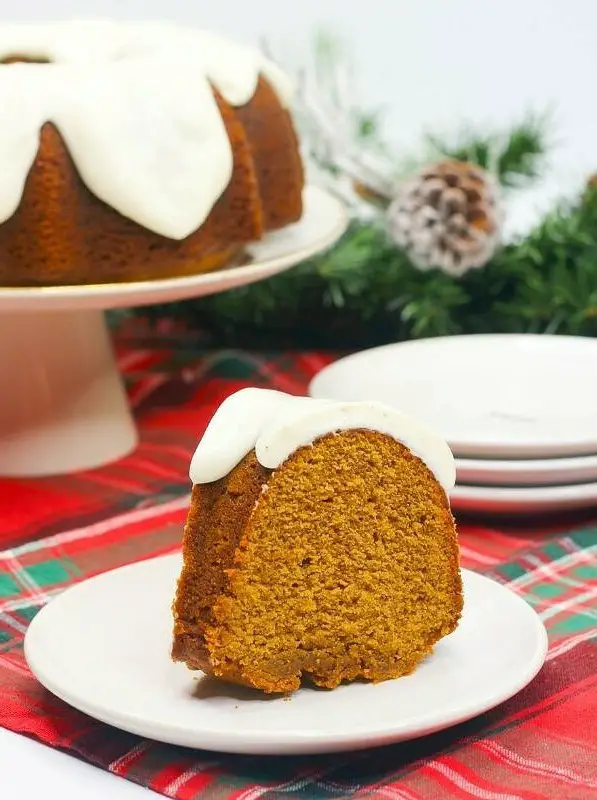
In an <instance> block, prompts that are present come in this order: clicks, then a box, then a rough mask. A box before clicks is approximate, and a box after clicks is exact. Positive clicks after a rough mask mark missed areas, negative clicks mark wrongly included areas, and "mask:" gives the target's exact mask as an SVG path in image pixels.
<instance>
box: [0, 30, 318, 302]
mask: <svg viewBox="0 0 597 800" xmlns="http://www.w3.org/2000/svg"><path fill="white" fill-rule="evenodd" d="M289 100H290V87H289V82H288V80H287V78H286V76H285V75H284V74H283V73H282V72H281V71H280V70H279V69H278V68H277V67H276V66H275V65H274V64H272V63H271V62H270V61H269V60H267V59H266V58H264V57H263V56H262V55H261V54H260V53H258V52H256V51H253V50H252V49H250V48H247V47H242V46H240V45H237V44H235V43H232V42H229V41H227V40H225V39H222V38H221V37H219V36H215V35H213V34H211V33H207V32H205V31H201V30H193V29H186V28H182V27H179V26H176V25H174V24H169V23H116V22H92V21H90V22H60V23H51V24H47V25H29V24H11V25H7V24H0V131H1V135H0V169H1V172H2V180H1V181H0V286H35V285H58V284H84V283H106V282H113V281H116V282H118V281H131V280H148V279H155V278H164V277H172V276H179V275H186V274H195V273H199V272H205V271H209V270H214V269H218V268H221V267H222V266H225V265H227V264H229V263H231V262H233V261H235V260H237V261H238V260H240V257H241V254H242V252H243V248H244V247H245V246H246V244H247V243H249V242H253V241H256V240H258V239H260V238H261V237H262V236H263V235H264V234H265V233H266V232H268V231H271V230H274V229H277V228H281V227H284V226H286V225H288V224H290V223H292V222H295V221H297V220H298V219H299V218H300V216H301V214H302V190H303V184H304V180H303V170H302V164H301V159H300V155H299V149H298V141H297V135H296V133H295V130H294V127H293V123H292V120H291V117H290V113H289V110H288V104H289Z"/></svg>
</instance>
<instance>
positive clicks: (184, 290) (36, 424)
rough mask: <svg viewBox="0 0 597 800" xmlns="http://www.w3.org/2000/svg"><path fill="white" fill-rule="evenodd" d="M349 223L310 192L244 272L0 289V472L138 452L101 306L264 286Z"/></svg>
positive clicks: (91, 463)
mask: <svg viewBox="0 0 597 800" xmlns="http://www.w3.org/2000/svg"><path fill="white" fill-rule="evenodd" d="M347 221H348V220H347V215H346V212H345V210H344V209H343V207H342V205H341V204H340V203H339V202H338V201H337V200H336V199H334V198H333V197H331V196H330V195H328V194H326V193H325V192H323V191H322V190H320V189H317V188H315V187H308V188H307V189H306V191H305V212H304V215H303V217H302V219H301V220H300V221H299V222H298V223H296V224H295V225H291V226H289V227H287V228H285V229H284V230H282V231H277V232H276V233H274V234H271V235H269V236H267V237H266V238H265V239H264V240H263V241H261V242H259V243H258V244H255V245H253V246H252V247H251V256H252V263H251V265H250V266H243V267H236V268H232V269H227V270H223V271H220V272H214V273H211V274H207V275H197V276H191V277H184V278H174V279H169V280H159V281H145V282H139V283H125V284H106V285H96V286H58V287H49V288H15V289H13V288H6V289H0V475H1V476H5V477H8V476H14V477H16V476H23V477H25V476H50V475H57V474H63V473H66V472H74V471H77V470H81V469H91V468H94V467H98V466H101V465H102V464H106V463H109V462H111V461H115V460H116V459H118V458H121V457H123V456H125V455H126V454H128V453H130V452H131V451H132V450H134V448H135V447H136V445H137V441H138V436H137V429H136V426H135V422H134V420H133V417H132V414H131V410H130V407H129V404H128V399H127V396H126V393H125V390H124V386H123V383H122V380H121V376H120V374H119V371H118V367H117V365H116V362H115V359H114V353H113V351H112V345H111V340H110V335H109V333H108V329H107V326H106V322H105V319H104V314H103V312H104V310H106V309H112V308H125V307H132V306H141V305H147V304H152V303H167V302H171V301H173V300H182V299H185V298H191V297H199V296H202V295H208V294H215V293H216V292H224V291H226V290H228V289H232V288H234V287H237V286H242V285H244V284H248V283H254V282H256V281H260V280H263V279H264V278H268V277H269V276H271V275H274V274H276V273H277V272H282V271H283V270H286V269H288V268H290V267H292V266H294V265H295V264H298V263H299V262H300V261H303V260H305V259H306V258H309V257H310V256H312V255H315V254H316V253H318V252H320V251H322V250H324V249H325V248H327V247H329V246H330V245H332V244H333V243H334V242H335V241H336V240H337V239H338V238H339V237H340V236H341V235H342V233H343V232H344V231H345V229H346V226H347Z"/></svg>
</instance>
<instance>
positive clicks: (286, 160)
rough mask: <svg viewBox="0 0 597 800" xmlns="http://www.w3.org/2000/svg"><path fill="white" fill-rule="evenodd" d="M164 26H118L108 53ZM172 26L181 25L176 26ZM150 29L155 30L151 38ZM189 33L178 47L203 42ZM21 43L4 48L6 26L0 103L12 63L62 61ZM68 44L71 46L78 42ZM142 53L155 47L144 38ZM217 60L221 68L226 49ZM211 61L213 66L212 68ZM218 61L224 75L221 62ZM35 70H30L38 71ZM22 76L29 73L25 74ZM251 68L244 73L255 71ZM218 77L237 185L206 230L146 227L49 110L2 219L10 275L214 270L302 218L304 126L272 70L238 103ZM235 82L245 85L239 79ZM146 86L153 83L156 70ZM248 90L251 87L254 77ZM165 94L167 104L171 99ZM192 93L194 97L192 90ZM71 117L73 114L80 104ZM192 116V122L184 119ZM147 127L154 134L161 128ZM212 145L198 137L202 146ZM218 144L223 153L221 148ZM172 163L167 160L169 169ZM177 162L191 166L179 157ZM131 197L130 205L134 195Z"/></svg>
mask: <svg viewBox="0 0 597 800" xmlns="http://www.w3.org/2000/svg"><path fill="white" fill-rule="evenodd" d="M0 28H1V26H0ZM57 30H59V31H60V30H61V29H60V28H58V29H57ZM160 30H161V29H152V28H143V27H138V26H137V27H135V28H134V29H132V33H131V31H130V30H128V28H126V26H116V27H115V28H114V30H111V33H110V37H108V39H107V42H108V43H109V44H110V46H111V47H112V50H113V52H112V51H109V52H108V53H107V56H106V57H107V59H108V60H109V58H112V59H116V63H117V59H118V57H119V53H120V50H119V49H118V47H124V44H122V43H121V42H120V39H118V38H116V39H115V37H116V36H121V35H122V36H123V37H124V38H123V40H122V41H123V42H124V43H125V44H126V45H127V47H128V48H129V49H130V50H131V54H130V57H131V58H133V59H134V58H135V57H137V56H136V52H137V51H136V50H135V48H137V49H139V47H140V46H139V44H138V42H137V39H135V38H134V37H135V36H137V37H141V41H142V42H143V43H144V44H143V47H146V48H148V49H149V50H151V48H152V47H154V46H155V41H154V39H155V37H156V34H159V32H160ZM148 32H149V33H148ZM168 32H169V33H170V34H171V31H170V29H168ZM1 33H2V30H0V34H1ZM149 34H151V35H149ZM55 35H58V34H55ZM60 35H62V33H60ZM142 35H143V36H146V37H147V42H146V41H145V40H144V39H143V38H142ZM198 35H199V34H198ZM179 36H182V34H181V33H179V32H177V33H176V36H175V37H174V38H173V40H172V46H173V48H175V47H176V45H177V43H182V44H184V46H185V47H189V45H194V40H193V39H187V38H183V39H180V40H179V39H178V38H177V37H179ZM205 37H206V34H202V35H201V37H200V38H198V40H197V46H198V47H199V48H200V47H201V45H202V44H204V45H205V46H206V48H207V51H206V52H207V55H208V57H207V58H206V63H207V64H211V61H214V56H213V53H214V52H217V48H218V47H219V46H220V40H218V39H216V40H212V38H211V37H208V38H205ZM9 38H10V37H9ZM167 38H168V37H165V39H166V41H167ZM34 39H35V36H33V40H34ZM27 41H29V40H28V39H27ZM156 41H157V40H156ZM214 41H215V44H214ZM131 42H132V44H131ZM59 45H60V47H58V46H57V47H58V50H59V52H60V53H61V52H62V50H61V49H60V48H63V49H64V43H63V42H62V41H61V40H59ZM117 45H118V46H117ZM149 45H151V47H150V46H149ZM15 47H16V52H15V53H14V54H10V53H9V54H8V55H7V54H6V53H3V52H2V48H4V50H5V49H6V45H5V43H4V41H3V38H2V36H1V35H0V61H1V62H3V63H2V64H0V78H2V79H3V80H4V83H3V82H2V81H0V104H1V103H2V96H3V95H2V92H3V89H2V87H3V86H6V85H7V83H6V82H7V80H9V79H10V70H13V69H15V70H19V69H22V68H25V69H27V70H29V71H31V70H36V69H40V70H52V68H53V66H54V64H53V63H52V58H51V57H48V58H40V59H39V63H35V62H36V61H37V55H36V54H35V57H34V55H28V54H27V53H25V54H23V52H24V50H26V48H25V47H17V46H16V45H15ZM66 52H67V56H69V55H70V52H69V51H66ZM164 52H166V54H167V53H168V51H167V48H166V49H165V51H160V54H159V55H160V58H163V56H164ZM231 52H232V53H234V52H235V51H234V50H232V51H231ZM2 56H4V57H2ZM141 57H142V58H145V57H146V52H145V49H143V48H141ZM210 59H211V61H210ZM20 62H29V63H27V64H26V65H24V64H22V63H20ZM31 62H34V63H31ZM67 63H68V58H67ZM112 63H114V62H113V61H112ZM190 63H191V64H192V65H193V68H195V67H197V64H199V65H200V64H201V62H200V61H199V62H196V61H195V60H192V59H191V62H190ZM215 63H216V67H218V68H219V66H220V65H219V64H218V63H217V59H216V60H215ZM251 63H252V62H251ZM90 64H91V66H90V65H89V64H85V65H84V66H85V69H87V70H89V71H90V72H89V74H90V75H91V76H92V77H91V78H90V80H94V77H93V70H94V69H97V67H96V66H94V64H93V62H90ZM243 64H244V62H241V63H239V65H233V69H230V70H229V71H228V72H226V73H225V75H224V77H223V78H222V84H223V85H224V87H225V89H228V88H229V84H230V75H234V74H235V72H234V70H237V71H238V74H239V75H240V71H241V69H242V68H243ZM58 66H61V64H58ZM187 66H188V65H187V64H186V63H185V64H184V68H183V67H181V72H182V74H183V75H186V74H187V73H188V69H187ZM5 71H6V72H5ZM207 71H208V74H209V72H210V70H209V69H208V70H207ZM212 71H213V72H214V74H215V75H216V76H218V75H219V73H218V69H215V68H213V69H212ZM33 75H34V73H32V72H29V77H32V76H33ZM21 77H27V76H23V75H22V74H21ZM241 77H242V80H241V83H242V81H245V80H246V77H245V76H244V75H243V76H241ZM217 83H218V82H217V81H216V82H215V83H213V84H212V85H211V92H212V94H213V97H214V98H215V101H216V103H217V109H218V110H219V114H220V117H221V120H222V122H223V124H224V129H225V135H226V136H227V137H228V141H229V145H230V149H231V152H232V162H233V165H232V172H231V177H230V179H229V181H228V183H227V185H226V186H225V188H224V190H223V192H222V193H221V195H220V196H219V197H217V199H216V200H215V202H214V204H213V206H212V208H211V210H210V211H209V213H208V214H207V217H206V218H205V219H204V221H203V222H202V223H201V224H200V225H199V226H198V227H197V229H196V230H194V231H193V232H192V233H190V235H188V236H185V237H184V238H171V237H169V236H166V235H163V234H160V233H159V232H156V231H155V230H152V229H150V228H149V227H145V226H144V225H142V224H140V223H139V222H137V221H135V220H134V219H133V218H130V217H128V216H126V215H125V214H123V213H120V212H119V211H118V210H116V208H114V207H112V205H111V204H110V203H109V202H105V201H104V200H102V199H100V198H99V197H98V196H97V195H96V194H95V193H94V192H93V191H92V190H91V189H90V188H89V186H88V185H87V183H86V182H85V181H84V180H83V178H82V177H81V175H80V171H79V169H78V168H77V165H76V158H73V155H72V153H71V151H70V150H69V146H68V144H67V142H68V137H67V136H65V135H63V133H64V132H63V131H62V130H61V128H60V125H59V124H57V123H55V121H54V120H52V119H47V120H46V121H45V124H44V125H43V127H42V128H41V130H40V133H39V146H38V150H37V153H36V155H35V159H34V161H33V163H32V166H31V168H30V169H29V172H28V174H27V176H26V179H25V182H24V188H23V191H22V195H21V197H20V202H19V203H18V206H17V208H16V210H15V211H14V213H12V214H11V215H10V216H8V218H7V219H5V220H4V221H0V285H3V286H44V285H62V284H95V283H106V282H119V281H133V280H150V279H157V278H166V277H172V276H181V275H190V274H197V273H201V272H208V271H212V270H215V269H219V268H221V267H223V266H225V265H227V264H230V263H231V262H234V261H236V262H237V263H241V254H242V251H243V248H244V246H245V245H246V244H247V243H250V242H254V241H257V240H259V239H260V238H262V236H263V235H264V234H265V233H266V232H268V231H271V230H274V229H277V228H280V227H284V226H286V225H288V224H290V223H292V222H295V221H297V220H298V219H299V218H300V216H301V214H302V190H303V186H304V177H303V171H302V164H301V160H300V155H299V151H298V143H297V138H296V133H295V131H294V127H293V123H292V120H291V117H290V114H289V112H288V109H287V108H286V107H285V105H284V104H283V102H282V100H281V98H280V96H279V93H278V92H277V90H276V88H275V87H274V86H273V85H272V83H271V81H270V79H269V78H268V77H267V76H265V75H263V74H260V75H258V77H257V83H256V87H255V90H254V91H253V92H252V94H251V96H250V97H249V99H248V100H247V101H246V102H239V103H232V102H230V101H229V100H227V99H226V97H225V96H224V93H222V92H221V91H220V90H219V88H218V85H217ZM27 85H29V84H27ZM232 88H233V90H234V91H238V87H236V86H235V85H234V81H233V82H232ZM142 90H143V91H147V92H151V91H152V87H151V81H150V80H149V79H148V80H147V82H146V84H145V86H144V87H143V88H142ZM243 90H244V95H243V96H246V95H247V92H246V90H245V89H244V87H243ZM230 93H231V94H233V93H234V92H233V91H231V92H230ZM241 95H242V93H241ZM163 97H164V94H162V98H163ZM164 102H165V105H167V100H165V101H164ZM187 102H188V103H192V102H193V99H192V96H189V98H188V101H187ZM203 102H205V100H203ZM142 110H143V111H144V110H145V107H142ZM61 113H63V112H61ZM67 119H71V120H72V119H73V117H72V114H71V116H70V117H67ZM191 122H193V120H191ZM139 124H140V125H141V120H140V121H139ZM182 124H185V121H184V119H183V122H182ZM79 130H82V129H81V126H79V128H73V127H72V125H71V129H70V130H69V135H70V136H71V137H72V136H73V135H77V134H78V132H79ZM182 130H183V129H182V128H179V129H178V132H176V134H175V138H170V139H168V138H165V139H164V142H162V143H161V145H162V149H161V150H159V151H156V152H164V153H167V152H168V147H171V146H172V145H174V143H175V142H176V141H177V138H176V137H178V138H180V137H181V136H182V137H183V138H184V136H185V134H184V133H182V132H181V131H182ZM73 131H74V132H75V133H74V134H73ZM85 135H87V134H86V133H85ZM129 135H130V133H129ZM147 135H148V136H151V131H148V133H147ZM159 135H160V136H163V137H168V136H169V135H170V134H169V133H168V129H166V128H164V129H161V131H160V134H159ZM211 137H212V138H211V140H209V143H210V146H211V145H213V143H214V132H213V123H212V132H211ZM92 138H93V137H92ZM127 146H128V145H127ZM202 146H203V145H202V143H201V142H200V141H198V143H197V147H202ZM214 152H215V151H214ZM218 152H219V153H220V154H221V148H220V150H218ZM166 163H167V162H166ZM163 166H164V165H160V169H163ZM176 168H177V169H180V168H181V166H180V164H179V163H178V164H177V166H176ZM173 169H174V167H173ZM202 180H210V178H209V177H205V178H202V175H201V174H198V176H197V181H198V183H200V182H201V181H202ZM174 183H175V180H174ZM127 202H128V203H129V206H130V205H131V203H130V200H129V201H127ZM133 206H134V204H133Z"/></svg>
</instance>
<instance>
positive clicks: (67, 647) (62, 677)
mask: <svg viewBox="0 0 597 800" xmlns="http://www.w3.org/2000/svg"><path fill="white" fill-rule="evenodd" d="M179 569H180V557H179V556H178V555H174V556H165V557H161V558H158V559H154V560H151V561H145V562H142V563H140V564H135V565H132V566H128V567H123V568H121V569H118V570H115V571H112V572H110V573H106V574H104V575H101V576H98V577H95V578H92V579H90V580H88V581H86V582H84V583H82V584H79V585H77V586H75V587H73V588H71V589H69V590H67V591H66V592H64V593H63V594H61V595H59V596H58V597H57V598H56V599H54V600H53V601H51V602H50V604H49V605H47V606H46V607H45V608H43V609H42V610H41V611H40V612H39V613H38V615H37V616H36V617H35V619H34V620H33V622H32V623H31V625H30V627H29V630H28V632H27V635H26V639H25V655H26V657H27V661H28V663H29V666H30V668H31V669H32V671H33V673H34V674H35V675H36V676H37V678H38V679H39V680H40V682H41V683H42V684H43V685H44V686H45V687H46V688H47V689H49V690H50V691H51V692H53V693H54V694H55V695H57V696H58V697H60V698H62V699H63V700H65V701H66V702H67V703H70V704H71V705H72V706H74V707H75V708H78V709H79V710H81V711H83V712H85V713H87V714H90V715H91V716H92V717H95V718H97V719H99V720H102V721H104V722H107V723H109V724H111V725H114V726H116V727H118V728H121V729H123V730H126V731H129V732H131V733H135V734H139V735H141V736H145V737H148V738H152V739H157V740H160V741H164V742H169V743H171V744H177V745H183V746H187V747H193V748H202V749H207V750H216V751H223V752H233V753H262V754H291V753H296V754H298V753H318V752H331V751H339V750H354V749H360V748H365V747H372V746H376V745H382V744H387V743H390V742H396V741H400V740H404V739H410V738H413V737H418V736H423V735H425V734H428V733H432V732H433V731H437V730H440V729H442V728H446V727H449V726H450V725H454V724H456V723H458V722H462V721H464V720H466V719H470V718H471V717H474V716H476V715H478V714H481V713H482V712H484V711H486V710H488V709H490V708H493V707H494V706H496V705H497V704H498V703H501V702H502V701H504V700H506V699H507V698H509V697H511V696H512V695H514V694H516V692H518V691H519V690H520V689H522V688H523V687H524V686H526V684H528V683H529V681H531V680H532V678H533V677H534V676H535V675H536V674H537V672H538V671H539V669H540V668H541V665H542V664H543V661H544V659H545V654H546V647H547V637H546V633H545V628H544V627H543V624H542V623H541V621H540V619H539V617H538V616H537V615H536V614H535V612H534V611H533V610H532V609H531V607H530V606H528V605H527V604H526V603H525V602H524V601H523V600H522V599H521V598H520V597H518V596H517V595H516V594H514V593H513V592H510V591H509V590H508V589H506V588H504V587H503V586H501V585H500V584H498V583H495V582H493V581H491V580H489V579H487V578H484V577H482V576H479V575H477V574H475V573H471V572H466V571H465V572H464V573H463V574H464V585H465V611H464V614H463V617H462V620H461V623H460V625H459V627H458V629H457V630H456V631H455V633H453V634H452V635H451V636H449V637H446V638H445V639H444V640H443V641H442V642H440V643H439V644H438V646H437V648H436V651H435V653H434V654H433V655H432V656H431V657H430V658H428V659H427V660H426V662H425V663H424V664H422V665H421V666H420V667H419V669H418V670H417V671H416V672H415V673H414V674H412V675H410V676H408V677H405V678H400V679H399V680H395V681H387V682H385V683H381V684H378V685H375V686H374V685H371V684H364V683H363V684H351V685H346V686H342V687H340V688H339V689H336V690H334V691H318V690H315V689H310V688H303V689H301V690H300V691H299V692H297V693H295V694H294V695H292V696H291V697H290V698H281V697H275V698H268V697H266V696H265V695H262V694H260V693H258V692H254V691H251V690H248V689H243V688H241V687H235V686H230V685H226V684H223V683H220V682H218V681H215V680H213V679H210V678H207V677H206V676H204V675H203V674H202V673H192V672H189V671H188V670H187V669H186V667H185V666H184V665H181V664H173V663H172V662H171V661H170V657H169V649H170V638H171V628H172V618H171V612H170V605H171V601H172V597H173V592H174V586H175V581H176V578H177V576H178V572H179Z"/></svg>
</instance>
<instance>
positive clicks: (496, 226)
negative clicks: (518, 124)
mask: <svg viewBox="0 0 597 800" xmlns="http://www.w3.org/2000/svg"><path fill="white" fill-rule="evenodd" d="M387 224H388V228H389V231H390V234H391V236H392V237H393V239H394V240H395V242H396V243H397V244H398V245H399V246H400V247H402V248H404V249H405V250H406V252H407V253H408V255H409V257H410V258H411V260H412V261H413V263H414V264H415V265H416V266H417V267H418V268H419V269H421V270H429V269H441V270H443V271H444V272H447V273H448V274H449V275H455V276H460V275H464V273H465V272H468V270H469V269H476V268H478V267H483V266H484V265H485V264H486V263H487V262H488V261H489V259H490V258H491V257H492V255H493V254H494V252H495V250H496V248H497V246H498V244H499V241H500V228H501V215H500V212H499V209H498V198H497V185H496V183H495V182H494V181H493V179H492V178H491V176H490V175H489V174H488V173H487V172H486V171H485V170H483V169H481V168H480V167H478V166H476V165H474V164H469V163H467V162H463V161H442V162H440V163H439V164H434V165H432V166H430V167H427V168H425V169H424V170H422V171H421V172H420V173H419V174H418V175H416V176H415V177H414V178H413V179H412V180H410V181H408V182H407V183H406V184H405V185H403V186H402V187H400V189H399V191H398V193H397V195H396V197H395V198H394V200H393V201H392V203H391V204H390V206H389V208H388V212H387Z"/></svg>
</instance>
